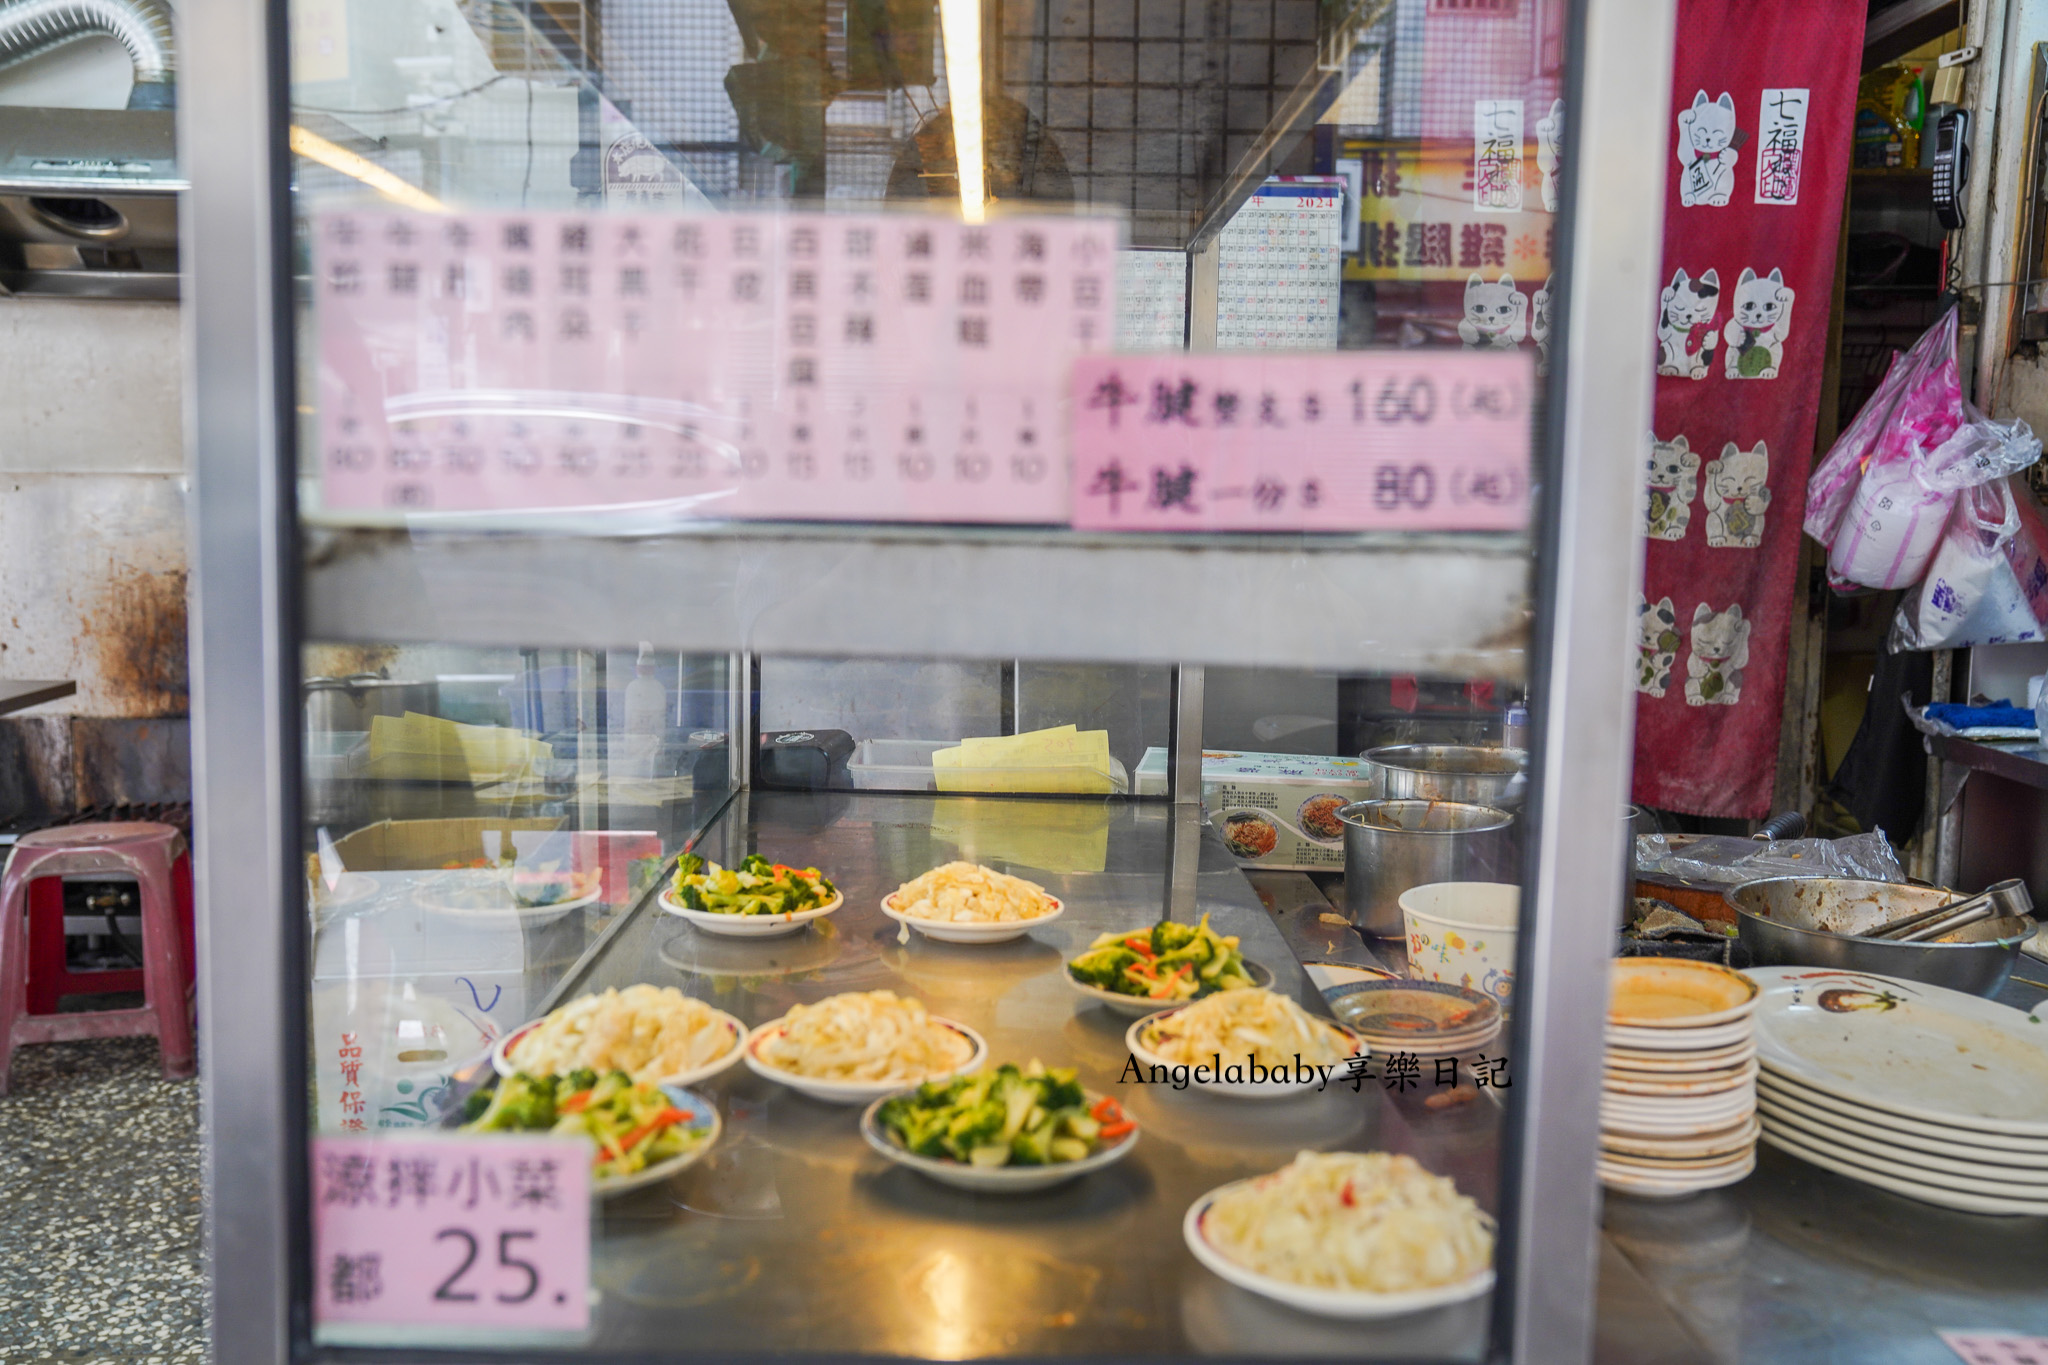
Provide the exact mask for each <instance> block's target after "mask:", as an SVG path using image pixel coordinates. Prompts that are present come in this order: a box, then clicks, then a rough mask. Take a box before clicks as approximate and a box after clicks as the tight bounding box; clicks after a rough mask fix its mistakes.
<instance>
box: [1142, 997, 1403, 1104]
mask: <svg viewBox="0 0 2048 1365" xmlns="http://www.w3.org/2000/svg"><path fill="white" fill-rule="evenodd" d="M1186 1008H1187V1006H1186V1005H1176V1006H1174V1007H1173V1008H1172V1009H1170V1010H1160V1011H1159V1012H1158V1013H1157V1014H1148V1015H1146V1016H1145V1017H1144V1018H1143V1019H1140V1020H1138V1022H1136V1023H1135V1024H1132V1025H1131V1026H1130V1028H1128V1029H1127V1030H1125V1031H1124V1046H1125V1047H1127V1048H1129V1049H1130V1052H1131V1057H1132V1059H1133V1060H1134V1061H1136V1062H1137V1063H1138V1065H1139V1066H1140V1067H1143V1068H1146V1070H1147V1074H1150V1068H1152V1067H1155V1066H1163V1067H1166V1068H1167V1069H1168V1070H1169V1071H1171V1070H1172V1069H1173V1068H1174V1067H1176V1066H1184V1065H1189V1064H1187V1063H1183V1062H1169V1061H1168V1060H1166V1058H1164V1057H1162V1056H1160V1055H1159V1054H1158V1053H1156V1052H1154V1051H1153V1050H1152V1049H1151V1048H1149V1047H1146V1046H1145V1044H1144V1042H1143V1041H1142V1040H1143V1038H1144V1035H1145V1033H1146V1031H1147V1030H1148V1029H1149V1028H1150V1027H1151V1026H1152V1025H1154V1024H1156V1023H1158V1022H1159V1021H1160V1020H1162V1019H1165V1018H1166V1017H1167V1016H1169V1015H1174V1014H1179V1013H1180V1012H1181V1011H1182V1010H1184V1009H1186ZM1316 1022H1317V1023H1319V1024H1323V1025H1325V1026H1327V1027H1329V1028H1332V1029H1335V1030H1336V1031H1337V1032H1338V1033H1340V1034H1342V1035H1344V1037H1346V1038H1347V1039H1349V1040H1350V1042H1351V1051H1350V1053H1348V1054H1347V1055H1348V1056H1352V1057H1370V1056H1371V1055H1372V1052H1371V1050H1370V1049H1369V1048H1368V1047H1367V1046H1366V1044H1365V1040H1364V1039H1362V1038H1360V1037H1359V1036H1358V1035H1357V1034H1356V1033H1354V1032H1352V1031H1351V1030H1350V1029H1348V1028H1346V1027H1344V1025H1342V1024H1339V1023H1334V1022H1332V1021H1331V1020H1328V1019H1318V1020H1316ZM1209 1065H1210V1064H1209V1063H1203V1066H1204V1067H1205V1068H1206V1067H1207V1066H1209ZM1223 1065H1224V1066H1225V1067H1226V1068H1228V1067H1230V1066H1233V1065H1234V1066H1248V1065H1250V1063H1249V1062H1247V1061H1245V1060H1244V1059H1239V1060H1237V1061H1236V1062H1233V1061H1231V1059H1230V1058H1227V1057H1226V1058H1224V1059H1223ZM1262 1065H1263V1063H1262ZM1302 1065H1303V1066H1307V1065H1308V1063H1306V1062H1304V1063H1302ZM1281 1066H1283V1067H1285V1068H1287V1071H1286V1074H1285V1078H1284V1079H1283V1080H1279V1081H1271V1080H1268V1081H1264V1082H1259V1081H1250V1080H1243V1081H1223V1080H1208V1081H1198V1080H1194V1079H1193V1076H1192V1068H1190V1073H1191V1074H1190V1077H1189V1082H1190V1084H1192V1085H1193V1086H1194V1088H1195V1089H1197V1090H1206V1091H1208V1092H1209V1093H1210V1094H1212V1095H1229V1096H1231V1097H1233V1098H1236V1099H1246V1100H1277V1099H1282V1098H1284V1097H1286V1096H1288V1095H1298V1094H1300V1093H1301V1092H1302V1091H1304V1090H1313V1089H1315V1088H1316V1087H1317V1086H1318V1085H1321V1084H1322V1083H1323V1073H1322V1072H1320V1071H1315V1070H1314V1069H1313V1068H1311V1071H1312V1074H1311V1075H1310V1076H1309V1078H1308V1079H1307V1080H1305V1081H1304V1080H1301V1079H1299V1077H1298V1075H1297V1073H1296V1072H1295V1070H1294V1063H1293V1062H1292V1061H1291V1060H1290V1061H1286V1062H1282V1063H1281ZM1268 1070H1269V1071H1270V1070H1272V1068H1268ZM1345 1074H1346V1073H1345V1070H1344V1066H1343V1064H1342V1063H1338V1064H1336V1070H1334V1071H1332V1072H1331V1073H1330V1081H1331V1083H1332V1084H1334V1083H1335V1082H1336V1080H1337V1079H1338V1078H1339V1077H1340V1076H1343V1075H1345Z"/></svg>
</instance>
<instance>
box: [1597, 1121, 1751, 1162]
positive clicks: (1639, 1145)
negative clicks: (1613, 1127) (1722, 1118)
mask: <svg viewBox="0 0 2048 1365" xmlns="http://www.w3.org/2000/svg"><path fill="white" fill-rule="evenodd" d="M1762 1131H1763V1125H1762V1124H1761V1123H1759V1122H1758V1121H1757V1117H1756V1115H1754V1114H1752V1115H1750V1116H1749V1118H1748V1119H1746V1120H1744V1121H1743V1122H1741V1123H1739V1124H1731V1125H1730V1126H1728V1127H1726V1128H1716V1129H1710V1130H1709V1131H1707V1132H1705V1133H1703V1134H1701V1135H1699V1136H1697V1137H1691V1136H1688V1137H1643V1136H1639V1135H1636V1134H1632V1133H1617V1132H1609V1131H1606V1130H1602V1132H1601V1134H1600V1149H1601V1150H1602V1151H1604V1152H1610V1153H1614V1154H1617V1155H1623V1156H1647V1157H1659V1158H1662V1159H1663V1160H1666V1161H1686V1160H1700V1159H1707V1158H1712V1157H1718V1156H1725V1155H1727V1154H1728V1153H1730V1152H1739V1151H1744V1150H1747V1149H1748V1148H1751V1147H1754V1146H1755V1145H1756V1138H1757V1134H1758V1133H1761V1132H1762Z"/></svg>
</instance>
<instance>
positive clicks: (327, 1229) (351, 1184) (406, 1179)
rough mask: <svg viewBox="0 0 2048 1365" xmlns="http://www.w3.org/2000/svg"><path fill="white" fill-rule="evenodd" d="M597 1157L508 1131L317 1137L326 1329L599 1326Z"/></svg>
mask: <svg viewBox="0 0 2048 1365" xmlns="http://www.w3.org/2000/svg"><path fill="white" fill-rule="evenodd" d="M590 1151H591V1149H590V1145H589V1144H588V1143H586V1142H582V1141H577V1140H572V1139H563V1138H553V1137H517V1136H511V1135H507V1134H491V1135H489V1136H486V1137H481V1138H477V1137H463V1136H457V1135H453V1134H450V1135H447V1136H440V1135H433V1134H420V1133H409V1134H407V1135H405V1136H403V1137H368V1136H365V1137H321V1138H315V1139H314V1140H313V1171H312V1175H313V1180H312V1186H313V1256H314V1262H313V1283H314V1287H313V1315H314V1318H315V1320H316V1321H318V1322H321V1323H323V1324H337V1325H338V1324H350V1325H356V1324H377V1325H380V1326H420V1327H430V1326H435V1325H446V1326H451V1327H487V1328H494V1329H506V1328H512V1329H521V1330H538V1331H551V1332H552V1331H561V1332H578V1331H583V1330H585V1329H587V1328H588V1327H589V1325H590V1217H591V1214H590Z"/></svg>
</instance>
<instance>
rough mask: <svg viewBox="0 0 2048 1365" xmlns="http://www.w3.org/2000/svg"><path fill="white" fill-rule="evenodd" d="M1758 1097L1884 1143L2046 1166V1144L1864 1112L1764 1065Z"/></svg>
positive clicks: (1880, 1113)
mask: <svg viewBox="0 0 2048 1365" xmlns="http://www.w3.org/2000/svg"><path fill="white" fill-rule="evenodd" d="M1756 1093H1757V1098H1758V1099H1760V1100H1761V1099H1763V1098H1764V1097H1765V1096H1769V1097H1770V1098H1771V1099H1772V1100H1774V1101H1776V1102H1777V1103H1779V1104H1783V1105H1786V1106H1788V1107H1789V1108H1792V1109H1795V1110H1797V1111H1798V1112H1800V1113H1802V1114H1811V1115H1812V1116H1813V1117H1815V1118H1818V1119H1822V1120H1824V1121H1826V1122H1828V1123H1831V1124H1834V1125H1835V1126H1836V1127H1838V1128H1848V1129H1850V1130H1852V1131H1854V1132H1858V1133H1863V1134H1865V1135H1867V1136H1869V1137H1873V1138H1877V1139H1878V1140H1880V1141H1883V1142H1894V1143H1897V1144H1899V1145H1900V1146H1914V1147H1922V1148H1925V1149H1927V1150H1929V1151H1935V1152H1942V1153H1945V1154H1946V1155H1949V1156H1954V1157H1962V1158H1967V1159H1969V1160H1972V1161H2004V1162H2008V1163H2011V1164H2013V1165H2027V1166H2031V1165H2048V1142H2042V1141H2041V1140H2040V1139H2038V1138H2016V1137H2007V1136H2005V1135H2004V1134H2002V1133H1979V1132H1975V1131H1972V1130H1970V1129H1967V1128H1951V1127H1949V1126H1947V1125H1945V1124H1939V1123H1922V1122H1921V1121H1920V1120H1918V1119H1909V1118H1901V1117H1900V1116H1898V1115H1897V1114H1888V1113H1885V1112H1884V1111H1883V1110H1880V1109H1863V1108H1860V1107H1858V1106H1856V1105H1854V1104H1851V1103H1849V1102H1848V1101H1847V1100H1839V1099H1836V1098H1835V1097H1834V1096H1833V1095H1829V1094H1825V1093H1823V1092H1822V1091H1819V1090H1808V1089H1807V1088H1806V1087H1805V1086H1803V1085H1800V1084H1798V1083H1797V1082H1796V1081H1788V1080H1786V1079H1785V1078H1784V1077H1782V1076H1779V1075H1777V1074H1775V1073H1774V1072H1772V1071H1771V1069H1770V1068H1769V1067H1765V1068H1764V1070H1763V1073H1762V1074H1761V1075H1759V1076H1758V1077H1757V1088H1756Z"/></svg>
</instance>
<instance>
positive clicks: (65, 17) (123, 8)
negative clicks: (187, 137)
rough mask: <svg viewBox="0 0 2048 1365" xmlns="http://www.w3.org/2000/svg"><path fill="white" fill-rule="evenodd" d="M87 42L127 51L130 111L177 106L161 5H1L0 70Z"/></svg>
mask: <svg viewBox="0 0 2048 1365" xmlns="http://www.w3.org/2000/svg"><path fill="white" fill-rule="evenodd" d="M85 38H112V39H113V40H114V41H115V42H117V43H119V44H120V45H121V46H122V47H124V48H126V49H127V50H128V60H129V61H130V62H131V63H132V64H133V65H134V68H135V86H134V88H133V89H132V90H130V91H129V94H128V107H129V108H130V109H169V108H171V107H172V106H173V105H174V104H175V103H176V102H177V84H176V82H177V47H176V44H175V41H174V40H173V38H172V35H171V10H170V6H169V5H167V4H165V3H163V0H0V71H5V70H6V69H7V68H8V67H10V66H15V65H17V64H19V63H21V62H25V61H28V60H29V59H30V58H33V57H40V56H42V55H43V54H44V53H46V52H51V51H54V50H55V49H57V48H60V47H63V46H65V45H67V44H69V43H74V42H77V41H79V40H81V39H85Z"/></svg>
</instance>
